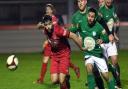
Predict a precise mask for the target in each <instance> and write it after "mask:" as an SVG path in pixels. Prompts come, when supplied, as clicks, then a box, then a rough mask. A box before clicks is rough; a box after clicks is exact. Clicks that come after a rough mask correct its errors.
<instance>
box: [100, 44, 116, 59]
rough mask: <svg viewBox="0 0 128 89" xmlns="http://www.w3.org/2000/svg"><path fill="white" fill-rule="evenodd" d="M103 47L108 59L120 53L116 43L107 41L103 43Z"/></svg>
mask: <svg viewBox="0 0 128 89" xmlns="http://www.w3.org/2000/svg"><path fill="white" fill-rule="evenodd" d="M101 47H102V48H103V54H104V56H105V57H106V58H107V59H108V57H110V56H114V55H118V52H117V47H116V43H115V42H114V43H111V42H109V43H106V44H101Z"/></svg>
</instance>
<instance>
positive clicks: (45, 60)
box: [36, 4, 80, 83]
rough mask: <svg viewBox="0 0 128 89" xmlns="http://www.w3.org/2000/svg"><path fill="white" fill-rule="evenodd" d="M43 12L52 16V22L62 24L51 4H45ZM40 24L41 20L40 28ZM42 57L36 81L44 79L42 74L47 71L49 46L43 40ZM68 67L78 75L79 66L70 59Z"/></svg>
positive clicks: (41, 81)
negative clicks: (38, 76)
mask: <svg viewBox="0 0 128 89" xmlns="http://www.w3.org/2000/svg"><path fill="white" fill-rule="evenodd" d="M45 11H46V12H45V13H46V15H50V16H51V17H52V23H53V24H54V25H55V24H59V25H62V26H63V25H64V22H63V20H62V18H61V17H60V16H59V15H55V12H56V11H55V8H54V6H53V5H52V4H46V6H45ZM40 26H41V22H40V23H39V24H38V26H37V27H38V28H40ZM43 54H44V56H43V59H42V67H41V72H40V78H39V79H38V80H37V81H36V82H37V83H43V80H44V76H45V74H46V71H47V63H48V60H49V59H50V56H51V47H50V45H49V44H48V42H47V41H45V42H44V44H43ZM70 68H72V69H73V70H74V71H75V74H76V75H77V78H79V77H80V69H79V67H77V66H75V65H74V64H73V63H72V62H71V61H70Z"/></svg>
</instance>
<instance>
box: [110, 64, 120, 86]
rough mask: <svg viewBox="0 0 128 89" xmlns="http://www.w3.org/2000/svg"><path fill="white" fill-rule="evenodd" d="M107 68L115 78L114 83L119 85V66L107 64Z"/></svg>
mask: <svg viewBox="0 0 128 89" xmlns="http://www.w3.org/2000/svg"><path fill="white" fill-rule="evenodd" d="M109 70H110V71H111V72H112V75H113V77H114V79H115V82H116V85H117V86H119V87H121V82H120V67H119V65H118V64H117V65H115V67H114V66H112V65H111V64H109Z"/></svg>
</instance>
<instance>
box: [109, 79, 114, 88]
mask: <svg viewBox="0 0 128 89" xmlns="http://www.w3.org/2000/svg"><path fill="white" fill-rule="evenodd" d="M108 89H115V81H114V79H111V80H110V81H109V82H108Z"/></svg>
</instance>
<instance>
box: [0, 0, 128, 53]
mask: <svg viewBox="0 0 128 89" xmlns="http://www.w3.org/2000/svg"><path fill="white" fill-rule="evenodd" d="M47 3H52V4H53V5H54V6H55V8H56V10H57V13H58V14H60V15H62V17H63V19H64V22H65V24H69V23H70V20H71V16H72V14H73V13H74V12H75V11H76V10H77V3H76V0H0V53H10V52H13V53H15V52H41V51H42V43H43V41H44V39H45V38H44V36H43V34H42V32H41V31H39V30H37V28H36V24H37V23H38V22H39V21H40V20H41V17H42V15H43V13H44V6H45V5H46V4H47ZM114 3H115V6H116V9H117V14H118V16H119V18H120V21H121V24H120V30H119V37H120V41H119V48H120V49H128V40H127V38H128V35H127V34H128V29H127V27H128V17H127V16H128V12H127V6H128V0H114ZM88 5H89V6H93V7H95V8H97V7H98V1H97V0H88ZM70 43H71V45H72V49H73V50H79V49H78V48H77V47H76V45H75V44H74V43H72V42H70Z"/></svg>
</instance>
